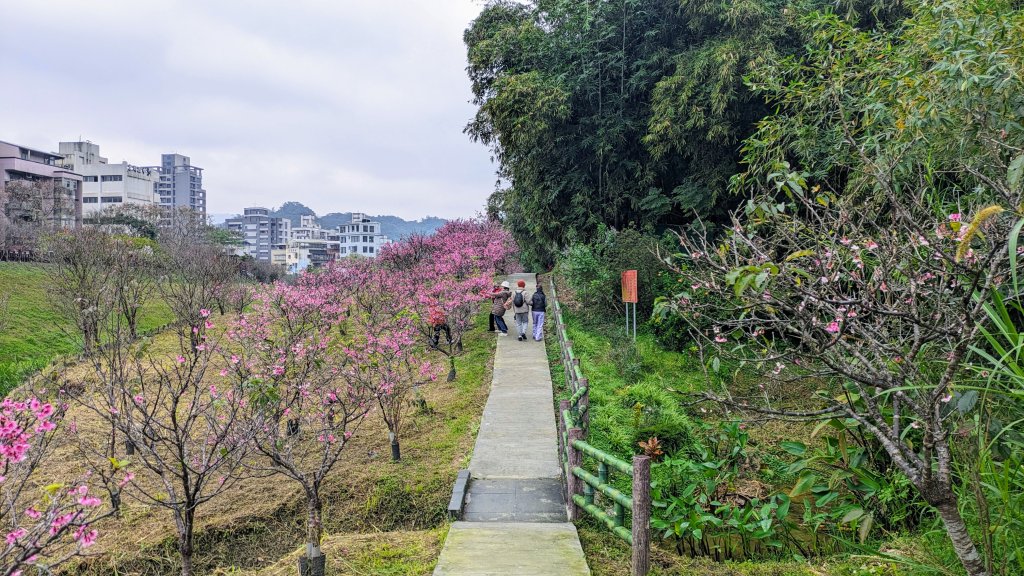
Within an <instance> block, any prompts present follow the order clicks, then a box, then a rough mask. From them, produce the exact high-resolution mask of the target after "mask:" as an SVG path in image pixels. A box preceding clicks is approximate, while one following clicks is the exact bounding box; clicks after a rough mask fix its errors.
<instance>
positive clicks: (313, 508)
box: [306, 490, 324, 560]
mask: <svg viewBox="0 0 1024 576" xmlns="http://www.w3.org/2000/svg"><path fill="white" fill-rule="evenodd" d="M306 509H307V512H308V518H307V520H306V557H307V558H309V559H310V560H312V559H313V558H316V557H318V556H322V555H323V553H322V552H321V551H320V540H321V539H322V538H323V535H324V524H323V518H322V511H323V504H322V503H321V502H320V493H319V491H318V490H313V491H307V493H306Z"/></svg>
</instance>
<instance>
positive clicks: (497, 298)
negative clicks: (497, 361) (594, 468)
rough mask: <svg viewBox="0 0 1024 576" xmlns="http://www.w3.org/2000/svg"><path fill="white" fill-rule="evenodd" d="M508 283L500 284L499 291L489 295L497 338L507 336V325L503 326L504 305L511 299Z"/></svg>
mask: <svg viewBox="0 0 1024 576" xmlns="http://www.w3.org/2000/svg"><path fill="white" fill-rule="evenodd" d="M508 287H509V284H508V281H505V282H502V283H501V290H499V291H497V292H494V293H492V294H491V316H493V317H494V325H495V326H497V327H498V331H499V334H498V335H499V336H508V325H507V324H505V310H508V308H506V307H505V303H506V302H508V301H509V298H511V297H512V292H510V291H509V289H508Z"/></svg>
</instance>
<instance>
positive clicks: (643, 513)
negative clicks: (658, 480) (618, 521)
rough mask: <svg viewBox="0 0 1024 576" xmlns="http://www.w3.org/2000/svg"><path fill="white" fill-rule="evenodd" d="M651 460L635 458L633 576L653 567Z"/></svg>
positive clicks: (645, 575)
mask: <svg viewBox="0 0 1024 576" xmlns="http://www.w3.org/2000/svg"><path fill="white" fill-rule="evenodd" d="M650 550H651V458H650V456H633V562H632V571H631V573H630V574H631V576H647V571H648V570H650V567H651V558H650Z"/></svg>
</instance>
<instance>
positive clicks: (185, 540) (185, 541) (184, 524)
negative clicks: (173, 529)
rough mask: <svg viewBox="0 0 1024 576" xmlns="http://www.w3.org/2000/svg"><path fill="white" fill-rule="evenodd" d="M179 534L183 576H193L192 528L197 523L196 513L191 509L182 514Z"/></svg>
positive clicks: (179, 551) (179, 552)
mask: <svg viewBox="0 0 1024 576" xmlns="http://www.w3.org/2000/svg"><path fill="white" fill-rule="evenodd" d="M182 516H183V518H182V521H181V526H180V528H181V529H182V530H181V532H180V534H178V554H179V555H180V556H181V576H192V527H193V524H194V521H195V513H194V512H193V511H192V510H191V509H189V510H186V511H185V512H184V513H183V514H182Z"/></svg>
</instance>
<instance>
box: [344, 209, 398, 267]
mask: <svg viewBox="0 0 1024 576" xmlns="http://www.w3.org/2000/svg"><path fill="white" fill-rule="evenodd" d="M338 234H339V243H340V250H339V252H340V256H349V255H352V254H359V255H361V256H366V257H368V258H375V257H376V256H377V253H378V252H380V249H381V247H383V246H384V245H385V244H387V243H388V242H390V240H389V239H388V237H387V236H385V235H384V233H383V232H381V228H380V222H377V221H374V220H370V217H369V216H367V215H366V214H363V213H361V212H355V213H353V214H352V222H351V223H349V224H342V225H341V226H338Z"/></svg>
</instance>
